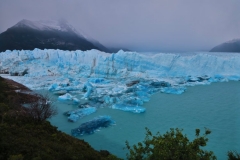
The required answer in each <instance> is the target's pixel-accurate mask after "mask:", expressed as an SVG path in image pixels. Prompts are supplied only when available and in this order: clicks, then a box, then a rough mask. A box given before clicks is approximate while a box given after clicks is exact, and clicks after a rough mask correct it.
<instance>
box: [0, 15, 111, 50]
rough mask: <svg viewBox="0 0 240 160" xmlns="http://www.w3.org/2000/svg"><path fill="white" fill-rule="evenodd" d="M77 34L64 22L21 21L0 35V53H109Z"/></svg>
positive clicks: (95, 42) (84, 36)
mask: <svg viewBox="0 0 240 160" xmlns="http://www.w3.org/2000/svg"><path fill="white" fill-rule="evenodd" d="M88 37H89V36H86V35H84V34H82V33H79V32H78V31H77V30H76V29H75V28H74V27H72V26H71V25H69V24H68V23H67V22H66V21H63V20H61V21H30V20H26V19H23V20H21V21H19V22H18V23H17V24H15V25H14V26H12V27H10V28H8V29H7V30H6V31H5V32H2V33H1V34H0V52H3V51H5V50H22V49H23V50H33V49H35V48H39V49H61V50H83V51H85V50H91V49H98V50H100V51H104V52H108V53H109V52H110V51H109V50H108V49H107V48H106V47H105V46H103V45H102V44H101V43H99V42H98V41H97V40H94V39H93V38H88Z"/></svg>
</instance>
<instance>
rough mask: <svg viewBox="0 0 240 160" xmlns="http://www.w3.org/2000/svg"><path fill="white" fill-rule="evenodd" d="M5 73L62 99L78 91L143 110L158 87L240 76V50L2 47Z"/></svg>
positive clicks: (0, 63) (95, 102)
mask: <svg viewBox="0 0 240 160" xmlns="http://www.w3.org/2000/svg"><path fill="white" fill-rule="evenodd" d="M0 73H2V74H1V76H3V77H6V78H9V79H12V80H15V81H17V82H19V83H22V84H24V85H26V86H27V87H29V88H30V89H32V90H39V89H45V90H49V92H53V93H54V94H56V95H58V96H59V98H58V99H59V101H63V102H64V101H72V102H73V104H75V105H79V104H80V103H81V101H82V100H79V99H77V98H76V97H75V96H76V95H78V96H80V97H82V99H84V101H85V100H86V101H88V103H89V105H90V106H92V107H95V108H101V107H109V108H112V109H118V110H123V111H129V112H133V113H143V112H145V111H146V109H145V108H144V107H143V104H144V103H147V102H148V101H149V100H150V97H151V95H152V94H154V93H156V92H162V93H167V94H182V93H184V92H185V91H186V87H187V86H194V85H206V84H211V83H213V82H224V81H229V80H234V81H239V80H240V54H238V53H209V52H199V53H188V54H187V53H185V54H181V53H158V54H151V55H147V54H143V53H137V52H124V51H122V50H120V51H119V52H117V53H113V54H109V53H105V52H101V51H98V50H89V51H80V50H77V51H62V50H52V49H45V50H40V49H34V50H32V51H30V50H21V51H19V50H13V51H9V50H7V51H5V52H1V53H0ZM84 113H85V112H84ZM86 113H87V112H86ZM72 117H73V118H72V121H75V120H77V118H78V116H76V115H72Z"/></svg>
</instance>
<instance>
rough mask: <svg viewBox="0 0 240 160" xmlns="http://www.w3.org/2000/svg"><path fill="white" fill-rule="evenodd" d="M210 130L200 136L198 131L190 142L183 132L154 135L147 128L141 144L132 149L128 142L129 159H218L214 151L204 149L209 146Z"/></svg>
mask: <svg viewBox="0 0 240 160" xmlns="http://www.w3.org/2000/svg"><path fill="white" fill-rule="evenodd" d="M210 133H211V131H210V130H209V129H205V133H204V134H203V135H200V129H196V138H195V139H194V140H193V141H190V140H189V139H188V138H187V136H186V135H183V133H182V130H180V129H178V128H176V129H173V128H171V129H170V131H167V132H166V133H165V134H163V135H161V134H160V133H159V132H158V133H157V134H156V135H153V134H152V133H151V132H150V130H149V129H148V128H146V137H145V139H144V141H143V142H139V143H138V144H137V145H136V144H135V145H133V146H132V147H131V146H130V145H129V143H128V142H127V141H126V146H127V149H128V150H129V153H128V154H127V159H129V160H136V159H137V160H158V159H160V160H162V159H164V160H187V159H194V160H210V159H216V156H215V155H214V153H213V152H212V151H205V150H203V149H202V147H204V146H206V145H207V142H208V138H207V135H208V134H210Z"/></svg>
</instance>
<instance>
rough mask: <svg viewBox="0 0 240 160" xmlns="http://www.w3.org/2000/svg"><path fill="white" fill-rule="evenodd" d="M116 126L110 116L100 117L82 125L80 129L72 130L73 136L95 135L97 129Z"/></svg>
mask: <svg viewBox="0 0 240 160" xmlns="http://www.w3.org/2000/svg"><path fill="white" fill-rule="evenodd" d="M113 124H115V122H114V121H113V120H112V119H111V117H110V116H98V117H96V118H94V119H93V120H91V121H88V122H85V123H82V124H81V125H80V126H79V127H78V128H75V129H72V130H71V134H72V135H73V136H78V135H84V134H93V133H94V132H95V131H96V130H97V129H99V128H102V127H105V128H106V127H109V126H111V125H113Z"/></svg>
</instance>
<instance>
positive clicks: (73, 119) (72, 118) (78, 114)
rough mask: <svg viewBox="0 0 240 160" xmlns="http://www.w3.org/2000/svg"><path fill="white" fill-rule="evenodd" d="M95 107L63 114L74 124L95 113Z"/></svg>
mask: <svg viewBox="0 0 240 160" xmlns="http://www.w3.org/2000/svg"><path fill="white" fill-rule="evenodd" d="M96 110H97V109H96V108H95V107H88V108H81V109H77V110H73V111H68V112H65V113H64V114H65V115H67V116H68V120H69V121H71V122H76V121H77V120H78V119H80V118H82V117H84V116H87V115H90V114H92V113H94V112H96Z"/></svg>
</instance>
